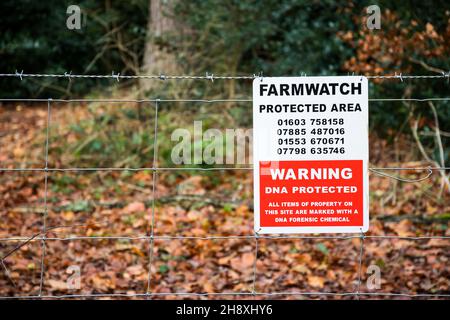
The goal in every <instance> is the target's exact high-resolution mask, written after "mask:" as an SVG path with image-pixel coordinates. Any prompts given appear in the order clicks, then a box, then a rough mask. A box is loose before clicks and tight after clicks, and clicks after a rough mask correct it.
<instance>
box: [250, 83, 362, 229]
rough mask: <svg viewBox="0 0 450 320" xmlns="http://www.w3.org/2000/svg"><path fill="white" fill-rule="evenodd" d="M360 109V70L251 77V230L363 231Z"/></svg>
mask: <svg viewBox="0 0 450 320" xmlns="http://www.w3.org/2000/svg"><path fill="white" fill-rule="evenodd" d="M368 111H369V102H368V81H367V78H365V77H362V76H342V77H273V78H271V77H268V78H266V77H265V78H256V79H255V80H254V81H253V164H254V223H255V232H258V233H341V232H349V233H352V232H365V231H367V230H368V228H369V181H368V161H369V138H368V134H369V132H368V125H369V124H368V122H369V118H368V117H369V113H368Z"/></svg>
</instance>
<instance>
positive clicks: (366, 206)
mask: <svg viewBox="0 0 450 320" xmlns="http://www.w3.org/2000/svg"><path fill="white" fill-rule="evenodd" d="M308 78H314V79H316V80H327V81H330V80H333V81H337V82H341V81H344V80H346V79H347V80H349V81H352V82H354V81H355V80H358V81H363V88H365V92H363V96H362V98H363V99H364V101H365V102H366V104H364V106H363V107H365V108H366V110H365V113H366V114H367V117H366V118H365V123H364V124H363V125H364V127H365V128H366V137H367V141H368V139H369V138H368V135H369V116H368V114H369V110H368V109H369V93H368V79H367V78H366V77H364V76H331V77H320V76H317V77H264V78H262V77H261V78H255V79H254V80H253V119H256V116H257V115H256V116H255V114H256V111H255V110H256V109H257V108H255V106H257V105H259V103H260V100H259V99H260V97H259V95H258V90H259V87H258V85H259V84H261V82H263V83H264V82H272V81H273V80H276V81H278V80H279V81H286V80H290V81H292V80H294V79H295V80H298V81H299V82H302V80H303V81H305V80H306V79H308ZM298 98H299V97H297V99H298ZM300 99H301V97H300ZM253 128H254V129H255V127H254V122H253ZM255 133H256V132H255V130H253V135H254V136H253V143H254V145H253V192H254V231H255V232H256V233H274V234H280V233H282V234H289V233H291V234H298V233H361V232H367V231H368V230H369V178H368V176H369V168H368V162H369V160H368V159H369V150H368V142H367V156H366V157H365V158H364V159H348V160H363V172H364V173H365V176H364V177H363V225H362V226H350V227H349V226H343V227H334V226H333V227H324V226H317V227H311V226H309V227H261V226H260V212H259V210H260V207H259V204H260V194H259V192H260V191H259V184H260V181H259V170H260V167H259V162H260V161H264V160H265V159H264V160H262V159H259V154H258V148H259V146H258V143H255V142H256V141H257V137H256V136H255ZM278 160H279V159H278ZM299 160H307V159H299Z"/></svg>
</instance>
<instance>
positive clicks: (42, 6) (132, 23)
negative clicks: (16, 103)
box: [0, 0, 148, 98]
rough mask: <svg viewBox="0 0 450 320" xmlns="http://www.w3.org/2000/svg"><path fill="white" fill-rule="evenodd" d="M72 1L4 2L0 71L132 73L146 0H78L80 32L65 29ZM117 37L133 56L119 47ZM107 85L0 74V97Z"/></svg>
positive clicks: (81, 91)
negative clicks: (20, 77) (68, 9)
mask: <svg viewBox="0 0 450 320" xmlns="http://www.w3.org/2000/svg"><path fill="white" fill-rule="evenodd" d="M71 4H74V3H73V1H69V0H46V1H31V0H21V1H17V0H2V1H1V2H0V12H2V19H0V34H1V37H0V72H1V73H14V72H15V71H16V70H18V72H21V71H22V70H24V72H25V73H59V74H64V73H65V72H68V73H69V72H70V71H72V72H73V73H78V74H83V73H97V74H105V73H110V72H111V71H115V72H120V73H121V74H134V73H135V70H133V68H132V67H131V66H133V65H135V64H137V67H138V65H139V62H140V58H141V57H142V53H143V47H144V43H145V32H146V21H147V12H148V10H147V6H148V1H147V0H132V1H130V0H114V1H113V2H112V1H93V0H80V1H77V2H76V4H77V5H79V6H80V8H81V9H82V12H83V23H82V28H81V30H69V29H68V28H67V27H66V19H67V17H68V14H67V13H66V10H67V7H68V6H69V5H71ZM108 7H109V8H108ZM130 17H132V18H130ZM119 37H120V40H121V43H122V44H123V46H124V47H125V48H126V50H128V51H130V52H132V55H130V54H128V53H126V52H124V50H121V49H120V48H119V47H118V41H119ZM134 56H135V57H134ZM136 59H137V60H136ZM135 60H136V61H135ZM110 83H111V82H108V81H98V80H88V79H84V80H83V81H76V80H74V81H71V82H70V83H69V81H68V80H67V79H59V80H55V79H24V80H23V81H22V82H21V81H20V80H19V79H9V78H7V79H5V78H2V79H0V95H1V96H3V97H8V98H12V97H22V98H23V97H28V98H29V97H34V96H38V97H45V98H47V97H48V96H52V97H55V96H61V95H64V96H69V95H73V94H75V95H81V94H84V93H88V92H90V91H91V90H92V89H93V88H95V87H96V86H99V85H108V84H110Z"/></svg>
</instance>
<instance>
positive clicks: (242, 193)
mask: <svg viewBox="0 0 450 320" xmlns="http://www.w3.org/2000/svg"><path fill="white" fill-rule="evenodd" d="M79 109H82V108H79ZM77 112H79V113H80V114H82V113H83V111H77ZM80 114H78V113H76V114H75V113H74V111H73V109H70V108H55V109H54V110H53V111H52V119H57V120H58V122H59V126H61V127H69V126H70V125H71V122H70V121H74V119H75V120H76V119H78V116H79V115H80ZM46 124H47V106H46V105H44V106H42V105H38V106H34V107H29V106H26V107H25V106H18V105H8V106H5V105H4V106H0V150H1V152H0V167H2V168H12V167H34V168H43V167H44V163H45V127H46ZM67 139H68V141H69V142H70V137H68V138H67ZM159 143H160V144H162V143H164V141H163V140H160V142H159ZM56 144H57V142H52V144H51V146H50V148H51V150H56V149H57V148H58V146H57V145H56ZM398 145H399V146H400V147H399V148H396V150H395V151H392V149H393V147H392V145H391V144H389V143H387V141H385V140H382V139H378V138H375V137H371V139H370V149H371V166H372V167H426V166H428V165H429V163H426V162H420V161H415V160H416V159H418V158H419V156H417V153H414V152H413V151H412V150H414V149H415V146H414V144H413V143H411V142H408V140H407V139H405V140H404V141H402V142H401V143H400V144H398ZM101 152H102V151H101V150H100V151H99V154H101ZM52 157H55V155H49V159H50V160H52V159H54V158H52ZM396 159H397V161H395V160H396ZM63 162H64V161H60V162H58V164H59V165H60V167H64V163H63ZM55 163H56V162H55ZM150 165H151V162H150ZM389 174H394V175H397V174H399V175H402V176H404V177H407V178H409V179H418V178H421V177H424V176H426V174H427V172H426V171H425V172H423V171H422V172H415V171H404V172H394V173H392V172H389ZM45 175H46V174H45V172H43V171H27V172H19V171H14V172H12V171H3V172H1V171H0V239H1V240H0V258H4V259H3V260H2V262H3V264H4V265H3V266H2V267H1V268H0V296H30V295H31V296H35V295H38V294H39V292H40V277H41V257H42V251H43V250H42V241H41V240H39V239H32V240H31V241H29V242H28V241H27V239H29V238H30V237H33V236H36V235H37V238H40V237H42V234H40V232H41V231H42V228H43V227H44V223H45V227H46V228H47V230H50V231H48V232H47V234H46V235H45V236H46V237H47V238H48V239H47V240H46V241H45V248H46V249H45V259H44V261H43V262H44V269H43V276H44V277H43V283H42V284H43V286H42V295H44V296H52V295H58V296H61V295H84V294H102V293H106V294H111V293H113V294H119V293H120V294H128V295H134V294H143V293H145V292H147V289H148V285H149V275H150V280H151V281H150V290H151V292H152V293H163V294H164V295H158V296H155V297H154V298H160V299H166V298H174V296H173V295H170V293H175V292H185V293H231V292H235V293H236V292H245V293H251V292H252V290H253V285H254V286H255V288H254V289H255V291H256V292H258V293H270V294H275V293H286V295H282V294H280V295H273V296H270V295H258V296H256V298H260V299H264V298H283V299H286V298H287V299H298V298H300V299H305V298H322V299H323V298H328V299H336V298H337V299H344V298H349V299H353V298H355V297H354V296H345V295H343V296H340V295H333V294H330V295H325V296H323V295H321V296H318V295H311V294H309V295H306V294H305V295H301V294H298V295H290V294H292V293H301V292H306V293H307V292H329V293H336V292H337V293H348V292H355V290H358V277H359V274H360V273H359V256H360V248H361V239H360V238H358V237H355V238H347V239H326V238H316V239H259V240H258V252H257V261H256V264H255V245H256V243H255V239H253V238H246V237H245V236H252V235H253V231H252V230H253V212H252V197H253V192H252V172H251V170H239V171H232V170H226V171H211V172H209V171H207V172H204V171H202V172H190V171H186V172H172V171H171V172H160V173H158V175H157V180H156V181H155V194H153V173H152V172H151V171H136V172H130V171H127V172H121V171H108V170H101V171H70V172H68V171H64V172H63V171H61V172H55V171H52V172H49V174H48V181H47V182H48V186H47V196H46V197H45V195H46V190H45V180H46V178H45ZM442 179H443V178H442V177H441V176H440V175H439V174H438V173H437V172H435V173H434V174H433V175H432V176H431V177H430V178H429V179H427V180H424V181H421V182H414V183H404V182H400V181H397V180H394V179H391V178H387V177H383V176H379V175H377V174H375V173H373V172H371V173H370V197H371V198H370V216H371V222H370V229H369V232H368V233H367V235H391V236H400V237H414V236H450V229H449V228H448V227H449V222H450V201H449V194H450V193H449V190H448V189H446V187H445V186H442ZM153 197H155V198H156V199H157V200H156V202H155V209H154V211H153V210H152V208H153V206H152V204H153V203H152V199H153ZM45 198H47V210H46V206H45V201H44V199H45ZM153 216H154V219H153ZM44 217H45V218H44ZM44 221H45V222H44ZM152 221H154V224H153V232H154V235H155V236H157V237H158V238H157V239H155V240H154V242H153V243H151V241H150V240H149V239H148V238H146V236H147V235H149V234H150V232H151V229H152ZM160 236H167V238H164V239H161V238H160ZM180 236H182V237H194V238H191V239H189V238H179V237H180ZM207 236H242V237H240V238H239V237H235V238H232V239H229V238H217V239H198V238H199V237H207ZM69 237H77V239H76V240H73V239H72V240H68V239H67V238H69ZM93 237H98V238H93ZM104 237H109V238H108V239H105V238H104ZM177 237H178V238H177ZM363 248H364V250H363V255H362V268H361V287H360V292H361V293H370V294H373V293H403V294H424V293H429V294H450V261H449V258H450V250H449V248H450V239H420V240H414V239H408V238H404V239H389V238H366V239H364V246H363ZM151 250H153V251H152V255H151V256H152V259H153V260H152V263H151V264H150V259H151V257H150V252H151ZM5 256H6V257H5ZM150 265H151V270H150V272H149V266H150ZM373 265H376V266H378V267H379V270H380V276H381V283H380V286H379V288H373V287H370V286H367V283H368V282H371V279H372V278H370V276H371V275H372V273H371V272H373V268H372V267H370V266H373ZM255 266H256V272H255V269H254V267H255ZM74 270H75V271H76V270H79V271H80V277H79V280H80V282H81V283H80V284H81V286H80V288H79V289H70V288H68V286H67V281H68V280H69V279H74V278H73V275H72V273H73V272H74ZM371 270H372V271H371ZM289 293H290V294H289ZM248 297H249V298H250V297H251V295H250V296H248ZM177 298H203V299H206V298H222V299H234V298H239V297H238V296H233V295H223V296H220V295H211V296H202V297H199V296H177ZM361 298H374V296H370V295H366V296H364V295H363V296H361ZM377 298H383V296H379V297H378V296H377ZM399 298H401V297H399Z"/></svg>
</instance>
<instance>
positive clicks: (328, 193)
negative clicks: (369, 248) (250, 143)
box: [259, 160, 365, 227]
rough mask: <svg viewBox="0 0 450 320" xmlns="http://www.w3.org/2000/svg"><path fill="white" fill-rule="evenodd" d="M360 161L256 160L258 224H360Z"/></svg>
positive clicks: (315, 225)
mask: <svg viewBox="0 0 450 320" xmlns="http://www.w3.org/2000/svg"><path fill="white" fill-rule="evenodd" d="M363 176H364V175H363V161H362V160H308V161H301V160H299V161H275V162H274V161H272V162H262V161H261V162H260V163H259V182H260V190H259V192H260V211H259V212H260V227H362V226H363V205H364V198H363V197H364V193H365V190H363Z"/></svg>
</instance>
